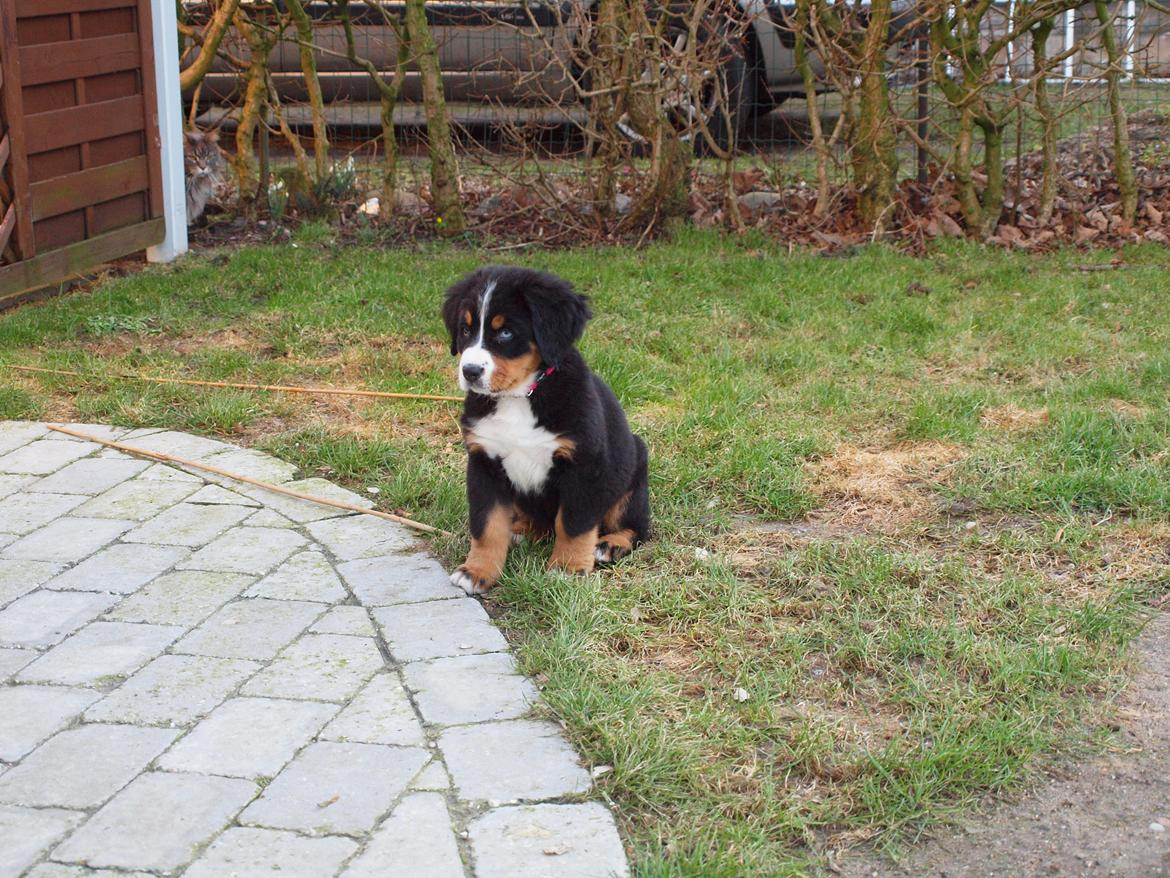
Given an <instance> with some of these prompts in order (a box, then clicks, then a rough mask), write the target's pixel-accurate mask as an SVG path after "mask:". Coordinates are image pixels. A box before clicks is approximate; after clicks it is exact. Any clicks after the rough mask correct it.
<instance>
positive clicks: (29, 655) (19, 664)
mask: <svg viewBox="0 0 1170 878" xmlns="http://www.w3.org/2000/svg"><path fill="white" fill-rule="evenodd" d="M38 655H39V653H38V652H36V650H32V649H15V648H12V649H9V648H0V682H3V680H4V678H5V677H8V676H11V675H12V674H15V673H16V672H17V671H19V670H20V669H21V668H23V667H24V666H25V665H27V664H28V663H29V662H31V661H32V660H33V659H35V658H36V657H37V656H38Z"/></svg>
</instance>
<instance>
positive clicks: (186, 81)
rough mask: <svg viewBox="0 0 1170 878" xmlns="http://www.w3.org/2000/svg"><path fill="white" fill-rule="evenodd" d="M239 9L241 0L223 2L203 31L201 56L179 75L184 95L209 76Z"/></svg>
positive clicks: (200, 48) (225, 0) (224, 0)
mask: <svg viewBox="0 0 1170 878" xmlns="http://www.w3.org/2000/svg"><path fill="white" fill-rule="evenodd" d="M239 7H240V0H223V2H221V3H220V4H219V6H218V7H217V8H216V9H215V12H214V13H213V14H212V16H211V21H209V22H208V23H207V27H206V28H205V29H204V31H203V43H202V45H201V46H200V47H199V54H198V55H197V56H196V57H195V60H194V61H193V62H191V64H190V66H188V67H186V68H184V69H183V71H182V72H181V73H179V88H180V89H182V91H183V92H184V93H187V92H190V91H192V90H193V89H194V88H195V86H197V85H199V83H201V82H202V81H203V77H205V76H206V75H207V71H209V70H210V69H211V65H212V63H213V62H214V61H215V54H216V52H218V51H219V45H220V43H221V42H222V41H223V35H224V34H225V33H226V32H227V29H228V25H229V24H230V23H231V21H232V19H233V18H234V17H235V14H236V10H237V9H239Z"/></svg>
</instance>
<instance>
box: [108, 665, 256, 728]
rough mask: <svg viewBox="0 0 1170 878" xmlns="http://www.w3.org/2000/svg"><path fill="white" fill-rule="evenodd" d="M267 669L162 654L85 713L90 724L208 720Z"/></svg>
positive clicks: (173, 723)
mask: <svg viewBox="0 0 1170 878" xmlns="http://www.w3.org/2000/svg"><path fill="white" fill-rule="evenodd" d="M261 667H263V665H261V664H260V663H259V662H250V661H245V660H243V659H221V658H211V657H208V656H202V655H160V656H159V657H158V658H156V659H155V660H154V661H152V662H151V663H150V664H149V665H147V666H146V667H145V668H143V669H142V670H141V671H139V672H138V673H136V674H135V675H134V676H133V677H131V678H130V679H129V680H127V681H126V682H125V683H123V684H122V685H121V686H119V687H118V688H117V689H116V690H115V691H114V692H111V693H110V694H109V695H107V696H106V697H105V698H103V699H102V700H101V701H99V702H98V703H97V704H95V705H93V706H92V707H91V708H89V710H87V711H86V713H85V718H86V719H87V720H88V721H90V722H99V721H102V720H105V721H107V722H120V723H140V724H145V725H172V726H182V725H187V724H188V723H191V722H194V721H195V720H196V719H198V718H199V717H201V716H204V715H205V714H207V713H208V712H210V711H211V710H212V709H213V708H215V707H216V706H217V705H218V704H219V703H220V702H222V701H223V700H224V699H225V698H227V696H228V695H230V694H231V693H232V692H233V691H234V690H235V689H236V687H237V686H239V685H240V683H242V682H243V681H244V680H246V679H247V678H248V677H250V676H252V674H254V673H256V671H258V670H259V669H260V668H261Z"/></svg>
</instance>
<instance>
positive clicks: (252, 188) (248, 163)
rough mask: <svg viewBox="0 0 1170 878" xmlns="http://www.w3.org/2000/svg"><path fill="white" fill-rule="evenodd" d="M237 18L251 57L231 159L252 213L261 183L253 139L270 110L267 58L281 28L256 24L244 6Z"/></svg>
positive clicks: (238, 27) (246, 205)
mask: <svg viewBox="0 0 1170 878" xmlns="http://www.w3.org/2000/svg"><path fill="white" fill-rule="evenodd" d="M234 21H235V26H236V29H237V30H238V31H239V32H240V34H241V35H242V36H243V37H244V39H245V40H246V41H247V43H248V50H249V54H250V58H249V61H248V68H247V71H246V72H245V74H244V82H245V85H244V104H243V106H242V107H241V109H240V121H239V125H238V126H237V127H236V155H235V157H234V159H233V160H232V161H233V165H234V168H235V172H236V180H237V183H238V185H239V192H240V202H241V204H242V205H243V206H244V210H245V212H246V213H251V212H252V211H253V210H254V207H255V200H256V186H257V184H258V182H259V181H258V178H257V175H258V171H257V167H256V153H255V150H254V149H253V148H252V142H253V139H254V138H255V136H256V126H257V125H260V124H263V117H264V115H265V113H266V110H267V105H268V100H267V98H268V57H269V54H270V53H271V51H272V46H273V44H274V42H275V37H274V36H272V35H271V34H278V33H279V28H277V30H275V31H272V32H271V34H270V33H269V32H265V31H262V30H261V29H260V28H258V27H254V26H253V25H252V22H251V20H250V19H249V18H248V14H247V13H246V12H245V11H244V10H243V9H237V10H236V15H235V19H234Z"/></svg>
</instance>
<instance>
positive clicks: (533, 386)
mask: <svg viewBox="0 0 1170 878" xmlns="http://www.w3.org/2000/svg"><path fill="white" fill-rule="evenodd" d="M556 370H557V367H556V366H549V367H548V368H546V369H542V370H541V371H539V372H537V373H536V380H535V381H533V382H532V383H531V384H529V385H528V392H527V393H525V394H524V395H525V396H532V394H534V393H536V388H537V387H539V386H540V382H541V381H543V380H544V379H545V378H547V377H548V376H549V375H551V374H552V373H553V372H555V371H556Z"/></svg>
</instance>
